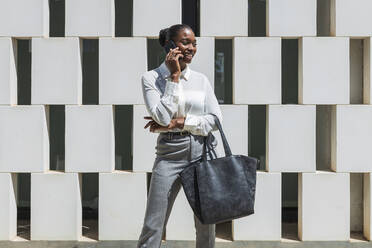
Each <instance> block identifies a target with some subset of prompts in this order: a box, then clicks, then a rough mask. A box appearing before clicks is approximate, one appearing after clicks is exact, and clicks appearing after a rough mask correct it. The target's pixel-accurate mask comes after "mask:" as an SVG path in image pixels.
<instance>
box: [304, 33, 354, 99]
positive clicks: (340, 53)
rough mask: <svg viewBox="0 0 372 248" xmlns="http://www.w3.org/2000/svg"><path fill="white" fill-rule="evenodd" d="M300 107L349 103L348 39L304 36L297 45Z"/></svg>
mask: <svg viewBox="0 0 372 248" xmlns="http://www.w3.org/2000/svg"><path fill="white" fill-rule="evenodd" d="M298 49H299V50H298V53H299V59H298V63H299V80H298V83H299V85H298V101H299V103H300V104H349V103H350V58H349V56H350V55H349V38H343V37H337V38H336V37H303V38H302V39H299V42H298Z"/></svg>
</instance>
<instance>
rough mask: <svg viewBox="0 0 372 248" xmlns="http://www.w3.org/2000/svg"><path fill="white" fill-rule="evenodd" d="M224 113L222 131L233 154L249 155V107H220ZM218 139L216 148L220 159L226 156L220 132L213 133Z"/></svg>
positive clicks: (231, 105) (227, 105) (226, 105)
mask: <svg viewBox="0 0 372 248" xmlns="http://www.w3.org/2000/svg"><path fill="white" fill-rule="evenodd" d="M220 107H221V112H222V118H223V120H222V129H223V132H224V133H225V136H226V139H227V141H228V142H229V145H230V148H231V152H232V153H233V154H242V155H246V156H247V155H248V105H233V104H222V105H220ZM237 119H239V121H236V120H237ZM213 135H214V136H215V137H216V138H217V147H216V148H215V150H216V152H217V156H218V157H224V156H225V150H224V149H223V143H222V139H221V135H220V132H219V131H218V130H217V131H213Z"/></svg>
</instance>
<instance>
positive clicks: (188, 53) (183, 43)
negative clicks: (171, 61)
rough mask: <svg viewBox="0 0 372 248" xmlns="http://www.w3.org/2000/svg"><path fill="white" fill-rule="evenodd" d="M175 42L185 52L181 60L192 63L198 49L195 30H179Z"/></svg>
mask: <svg viewBox="0 0 372 248" xmlns="http://www.w3.org/2000/svg"><path fill="white" fill-rule="evenodd" d="M174 42H175V43H176V46H178V47H179V49H180V51H181V53H182V54H183V58H182V59H181V60H180V62H184V63H187V64H189V63H191V60H192V58H193V57H194V55H195V53H196V50H197V48H196V39H195V35H194V32H193V31H192V30H191V29H188V28H184V29H182V30H180V31H179V32H178V35H177V37H175V38H174Z"/></svg>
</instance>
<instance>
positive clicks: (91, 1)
mask: <svg viewBox="0 0 372 248" xmlns="http://www.w3.org/2000/svg"><path fill="white" fill-rule="evenodd" d="M65 4H66V7H65V8H66V10H65V11H66V14H65V16H66V17H65V18H66V21H65V22H66V24H65V35H66V36H85V37H89V36H91V37H98V36H114V34H115V5H114V0H66V3H65Z"/></svg>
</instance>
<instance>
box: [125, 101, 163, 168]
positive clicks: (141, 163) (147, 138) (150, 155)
mask: <svg viewBox="0 0 372 248" xmlns="http://www.w3.org/2000/svg"><path fill="white" fill-rule="evenodd" d="M145 116H150V115H149V113H148V112H147V110H146V106H145V105H133V137H135V138H134V139H133V148H132V149H133V171H135V172H151V171H152V167H153V165H154V162H155V157H156V154H155V152H156V150H155V147H156V141H157V138H158V136H159V133H153V132H150V130H149V128H146V129H144V126H145V125H146V123H147V122H148V120H146V119H144V118H143V117H145ZM144 154H146V156H144Z"/></svg>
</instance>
